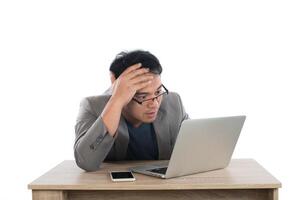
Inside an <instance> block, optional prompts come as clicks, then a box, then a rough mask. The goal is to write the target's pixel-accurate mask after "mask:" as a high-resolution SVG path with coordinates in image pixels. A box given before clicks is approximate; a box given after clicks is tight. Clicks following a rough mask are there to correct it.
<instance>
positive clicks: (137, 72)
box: [126, 68, 149, 80]
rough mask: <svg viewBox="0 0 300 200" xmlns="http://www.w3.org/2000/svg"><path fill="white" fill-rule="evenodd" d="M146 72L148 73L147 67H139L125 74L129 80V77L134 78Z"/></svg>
mask: <svg viewBox="0 0 300 200" xmlns="http://www.w3.org/2000/svg"><path fill="white" fill-rule="evenodd" d="M147 73H149V69H148V68H140V69H136V70H134V71H131V72H129V73H128V74H126V76H127V78H128V79H129V80H130V79H134V78H136V77H138V76H141V75H143V74H147Z"/></svg>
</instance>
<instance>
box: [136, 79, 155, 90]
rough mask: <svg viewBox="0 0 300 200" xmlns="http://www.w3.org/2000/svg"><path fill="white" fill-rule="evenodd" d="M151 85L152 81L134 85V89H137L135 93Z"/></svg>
mask: <svg viewBox="0 0 300 200" xmlns="http://www.w3.org/2000/svg"><path fill="white" fill-rule="evenodd" d="M151 83H152V81H151V80H149V81H144V82H139V83H137V84H135V85H134V89H135V91H138V90H141V89H143V88H145V87H147V86H148V85H149V84H151Z"/></svg>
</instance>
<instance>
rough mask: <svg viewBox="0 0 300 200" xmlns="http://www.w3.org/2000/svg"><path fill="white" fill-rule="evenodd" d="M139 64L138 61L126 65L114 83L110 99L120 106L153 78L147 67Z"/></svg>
mask: <svg viewBox="0 0 300 200" xmlns="http://www.w3.org/2000/svg"><path fill="white" fill-rule="evenodd" d="M141 66H142V65H141V64H140V63H138V64H135V65H132V66H130V67H128V68H127V69H126V70H125V71H124V72H123V73H122V74H121V75H120V76H119V77H118V78H117V80H116V81H115V83H114V86H113V92H112V99H113V100H115V101H116V102H118V103H120V106H121V107H124V106H126V105H127V104H128V103H129V102H130V101H131V99H132V98H133V96H134V95H135V93H136V91H137V90H140V89H142V88H144V87H146V86H147V85H149V84H150V83H151V80H152V79H153V76H152V75H151V74H149V69H148V68H140V67H141Z"/></svg>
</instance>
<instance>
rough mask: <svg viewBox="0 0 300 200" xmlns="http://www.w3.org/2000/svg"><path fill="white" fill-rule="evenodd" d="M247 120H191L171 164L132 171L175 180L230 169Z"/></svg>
mask: <svg viewBox="0 0 300 200" xmlns="http://www.w3.org/2000/svg"><path fill="white" fill-rule="evenodd" d="M245 119H246V116H232V117H218V118H207V119H189V120H185V121H183V122H182V124H181V127H180V130H179V133H178V136H177V139H176V142H175V145H174V149H173V151H172V155H171V158H170V160H169V161H163V162H160V163H156V164H149V165H142V166H136V167H132V168H130V170H131V171H133V172H137V173H141V174H146V175H150V176H156V177H160V178H164V179H167V178H173V177H179V176H185V175H190V174H195V173H199V172H206V171H211V170H216V169H222V168H225V167H227V166H228V164H229V162H230V160H231V156H232V154H233V151H234V148H235V146H236V143H237V140H238V138H239V135H240V132H241V130H242V127H243V124H244V121H245Z"/></svg>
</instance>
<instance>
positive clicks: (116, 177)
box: [110, 171, 135, 181]
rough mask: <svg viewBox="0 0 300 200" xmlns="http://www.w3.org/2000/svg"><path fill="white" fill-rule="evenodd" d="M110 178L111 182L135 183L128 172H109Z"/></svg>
mask: <svg viewBox="0 0 300 200" xmlns="http://www.w3.org/2000/svg"><path fill="white" fill-rule="evenodd" d="M110 178H111V180H112V181H135V178H134V176H133V174H132V173H131V172H130V171H113V172H110Z"/></svg>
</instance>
